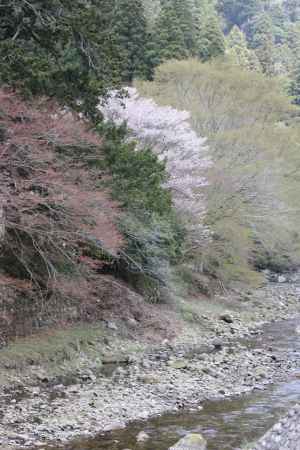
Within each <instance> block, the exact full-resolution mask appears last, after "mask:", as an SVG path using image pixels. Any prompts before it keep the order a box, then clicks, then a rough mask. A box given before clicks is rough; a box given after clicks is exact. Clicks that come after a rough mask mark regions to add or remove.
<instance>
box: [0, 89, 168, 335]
mask: <svg viewBox="0 0 300 450" xmlns="http://www.w3.org/2000/svg"><path fill="white" fill-rule="evenodd" d="M0 103H1V115H0V127H1V128H0V129H1V142H0V166H1V170H0V196H1V199H2V202H3V205H4V206H3V208H4V216H5V235H4V239H3V241H2V242H1V247H2V248H1V256H0V268H1V269H0V343H2V344H5V343H7V341H8V340H10V339H12V338H16V337H21V336H27V335H29V334H31V333H32V332H34V331H37V330H40V329H43V328H53V327H54V326H55V327H56V326H57V325H59V326H63V327H65V326H68V325H72V324H78V323H81V322H89V323H90V322H94V321H96V320H100V319H101V320H106V319H107V320H109V319H111V318H112V317H113V316H114V314H115V313H116V314H117V316H118V317H119V318H122V319H123V320H127V319H133V320H139V318H141V317H143V319H144V320H143V321H142V322H143V323H142V325H141V327H144V326H145V324H146V327H147V323H148V322H149V321H150V322H151V323H152V322H154V323H156V322H157V323H159V320H157V319H156V317H154V313H152V310H151V307H150V306H148V305H145V304H144V301H143V299H142V298H141V297H140V296H139V295H138V294H136V293H135V292H133V291H132V290H130V289H129V287H128V286H127V285H126V284H125V283H123V282H122V281H121V280H117V279H116V278H115V277H114V264H115V261H116V260H117V259H118V252H119V250H120V249H121V248H122V246H123V244H124V242H123V238H122V235H121V234H120V232H119V231H118V227H117V222H118V220H119V219H120V217H121V216H122V210H121V209H120V207H119V206H118V204H117V203H116V202H115V201H113V200H112V199H111V197H110V192H109V190H108V189H107V188H105V184H106V182H107V180H108V178H109V176H108V174H107V172H106V171H105V169H101V168H99V166H100V165H101V160H102V158H103V154H102V150H101V148H102V144H103V141H102V138H101V137H99V135H97V134H95V133H93V132H92V131H90V130H89V129H88V128H87V125H86V123H85V122H84V121H82V120H80V119H79V118H78V117H76V116H75V115H73V114H72V113H71V112H68V110H62V109H61V108H59V107H58V106H57V105H56V104H55V103H54V102H53V101H50V100H49V99H37V100H36V101H35V102H34V103H33V104H29V103H28V102H24V101H23V100H21V99H20V98H19V97H18V96H17V95H15V94H14V93H13V92H11V91H6V90H1V91H0ZM160 328H161V329H163V327H162V326H160Z"/></svg>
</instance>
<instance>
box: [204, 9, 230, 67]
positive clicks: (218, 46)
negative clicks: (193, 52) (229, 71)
mask: <svg viewBox="0 0 300 450" xmlns="http://www.w3.org/2000/svg"><path fill="white" fill-rule="evenodd" d="M224 53H225V39H224V35H223V33H222V30H221V28H220V24H219V21H218V19H217V17H216V16H214V15H213V16H210V17H209V18H208V20H207V21H206V22H205V23H204V24H203V25H202V27H200V29H199V33H198V36H197V55H198V56H199V57H200V59H202V60H203V61H208V60H209V59H211V58H216V57H218V56H221V55H224Z"/></svg>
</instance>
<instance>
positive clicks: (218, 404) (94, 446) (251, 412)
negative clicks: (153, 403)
mask: <svg viewBox="0 0 300 450" xmlns="http://www.w3.org/2000/svg"><path fill="white" fill-rule="evenodd" d="M299 325H300V320H296V319H295V320H292V321H283V322H279V323H274V324H271V325H268V326H266V327H265V329H264V332H263V334H262V335H260V336H259V337H256V338H253V339H249V340H247V341H246V342H245V341H244V342H243V343H246V345H248V346H249V347H252V348H253V347H255V348H269V347H270V346H272V347H274V348H275V347H276V351H277V352H278V351H279V352H280V353H282V354H285V357H286V354H287V355H289V354H291V353H293V354H294V356H295V354H297V356H298V355H299V371H295V372H293V373H292V374H291V376H290V377H289V380H288V381H287V382H284V383H279V384H276V385H269V386H267V388H266V389H264V390H256V391H254V392H252V393H251V394H248V395H244V396H242V397H238V398H230V399H225V400H218V401H210V402H206V403H203V404H202V405H201V406H202V407H203V409H202V410H201V411H188V412H186V411H183V412H182V413H180V414H178V413H177V414H169V415H165V416H161V417H159V418H156V419H152V420H150V421H148V422H136V423H133V424H131V425H130V426H128V427H127V428H126V429H123V430H117V431H113V432H110V433H107V434H102V435H100V436H98V437H97V438H96V439H93V440H89V441H76V442H74V443H73V444H71V445H69V446H68V447H67V448H66V450H86V449H88V450H104V449H105V450H123V449H131V450H167V449H168V448H169V447H170V446H171V445H173V444H174V443H175V442H176V441H178V440H179V439H180V438H181V437H182V436H184V435H185V434H187V433H190V432H196V433H197V432H199V433H202V434H203V435H204V436H205V437H206V439H207V441H208V450H234V449H237V448H241V447H243V446H244V445H246V444H249V443H251V442H254V441H256V440H257V439H258V438H259V437H261V436H262V435H263V434H264V433H265V432H266V431H267V430H268V429H269V428H270V427H271V426H272V425H273V424H274V423H275V422H276V421H277V419H278V417H280V416H281V415H282V414H284V413H285V412H286V411H287V410H288V409H289V408H290V407H291V406H293V405H294V404H295V403H297V402H298V403H299V402H300V334H299V333H297V332H296V329H297V327H299ZM141 430H143V431H145V432H146V433H147V434H149V436H150V439H149V440H148V441H147V442H146V443H144V444H143V445H141V444H137V442H136V436H137V434H138V433H139V432H140V431H141Z"/></svg>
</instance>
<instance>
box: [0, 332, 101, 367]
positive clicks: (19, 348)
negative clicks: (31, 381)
mask: <svg viewBox="0 0 300 450" xmlns="http://www.w3.org/2000/svg"><path fill="white" fill-rule="evenodd" d="M103 334H104V331H103V329H102V328H101V327H100V326H99V325H98V326H97V327H96V326H91V325H81V326H78V327H75V328H72V329H62V330H57V331H54V332H53V331H52V332H51V333H49V334H43V335H37V336H32V337H28V338H25V339H22V340H17V341H15V342H13V343H11V344H9V345H8V346H7V347H5V348H4V349H2V350H1V351H0V368H9V369H17V370H18V369H22V368H23V367H27V366H31V367H32V366H36V365H45V366H49V367H52V366H53V368H55V367H56V366H59V365H60V366H63V365H65V364H66V365H70V364H71V365H72V364H74V361H75V360H76V359H78V357H79V355H83V354H84V356H85V358H86V359H95V358H97V357H99V352H100V350H101V346H102V337H103ZM99 364H101V362H100V358H99Z"/></svg>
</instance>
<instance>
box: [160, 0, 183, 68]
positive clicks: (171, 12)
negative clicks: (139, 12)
mask: <svg viewBox="0 0 300 450" xmlns="http://www.w3.org/2000/svg"><path fill="white" fill-rule="evenodd" d="M154 36H155V40H156V47H157V51H158V55H159V58H160V60H161V61H163V60H167V59H172V58H174V59H183V58H186V57H187V56H188V51H187V48H186V43H185V37H184V33H183V31H182V27H181V23H180V19H179V17H178V15H177V12H176V8H175V3H174V0H163V1H162V5H161V11H160V14H159V16H158V18H157V20H156V23H155V27H154Z"/></svg>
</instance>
